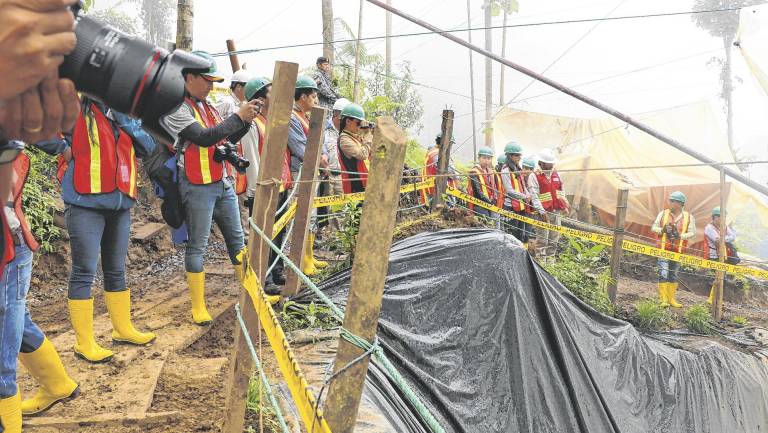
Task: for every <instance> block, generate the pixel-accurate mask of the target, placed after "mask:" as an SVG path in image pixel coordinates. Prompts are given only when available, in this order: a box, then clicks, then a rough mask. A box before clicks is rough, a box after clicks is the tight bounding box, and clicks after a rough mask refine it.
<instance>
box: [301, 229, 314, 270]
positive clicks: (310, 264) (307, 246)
mask: <svg viewBox="0 0 768 433" xmlns="http://www.w3.org/2000/svg"><path fill="white" fill-rule="evenodd" d="M310 238H311V235H310V236H307V239H306V240H305V241H304V261H303V262H302V267H301V271H302V272H304V275H306V276H308V277H311V276H312V275H315V274H316V273H317V268H316V267H315V261H314V258H313V257H312V242H310Z"/></svg>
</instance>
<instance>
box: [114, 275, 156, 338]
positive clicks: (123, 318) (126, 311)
mask: <svg viewBox="0 0 768 433" xmlns="http://www.w3.org/2000/svg"><path fill="white" fill-rule="evenodd" d="M104 298H105V299H106V301H107V310H108V311H109V318H110V319H112V340H113V341H120V342H123V343H131V344H136V345H139V346H143V345H145V344H148V343H151V342H152V341H154V340H155V337H156V336H155V333H154V332H139V331H137V330H136V328H134V327H133V322H131V291H130V290H128V289H126V290H123V291H122V292H104Z"/></svg>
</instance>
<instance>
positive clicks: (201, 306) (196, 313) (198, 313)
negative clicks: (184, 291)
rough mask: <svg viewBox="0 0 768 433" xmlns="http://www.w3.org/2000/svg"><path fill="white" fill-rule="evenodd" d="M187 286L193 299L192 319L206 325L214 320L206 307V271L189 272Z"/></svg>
mask: <svg viewBox="0 0 768 433" xmlns="http://www.w3.org/2000/svg"><path fill="white" fill-rule="evenodd" d="M187 286H188V287H189V297H190V299H191V300H192V320H193V321H194V322H195V323H196V324H198V325H200V326H205V325H209V324H210V323H211V322H213V318H211V315H210V314H208V309H207V308H206V307H205V272H187Z"/></svg>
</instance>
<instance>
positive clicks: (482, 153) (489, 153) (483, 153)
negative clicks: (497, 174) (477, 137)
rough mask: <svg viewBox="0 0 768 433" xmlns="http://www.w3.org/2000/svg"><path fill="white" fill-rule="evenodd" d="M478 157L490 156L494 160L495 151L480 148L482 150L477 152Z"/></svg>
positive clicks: (485, 147)
mask: <svg viewBox="0 0 768 433" xmlns="http://www.w3.org/2000/svg"><path fill="white" fill-rule="evenodd" d="M477 155H478V156H490V157H491V158H493V156H494V155H493V149H491V148H490V147H487V146H483V147H481V148H480V150H478V151H477Z"/></svg>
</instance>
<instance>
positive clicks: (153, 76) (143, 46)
mask: <svg viewBox="0 0 768 433" xmlns="http://www.w3.org/2000/svg"><path fill="white" fill-rule="evenodd" d="M75 34H76V35H77V46H76V47H75V50H74V51H72V53H70V54H69V55H68V56H67V57H66V58H65V59H64V63H63V64H62V65H61V67H60V69H59V73H60V75H61V76H62V77H65V78H69V79H71V80H72V81H74V83H75V87H77V90H78V91H80V92H83V93H85V94H86V95H88V96H90V97H92V98H94V99H98V100H100V101H102V102H104V103H105V104H106V105H108V106H109V107H111V108H113V109H115V110H117V111H119V112H121V113H126V114H128V115H130V116H133V117H137V118H139V119H141V120H142V122H143V127H144V128H145V129H146V130H147V131H149V132H150V133H152V135H154V136H155V137H157V138H159V139H160V140H161V141H164V142H167V143H170V142H172V141H173V139H172V138H171V137H170V135H168V133H167V132H166V131H165V130H164V129H163V128H162V127H161V126H160V123H159V121H160V117H162V116H164V115H166V114H168V113H170V112H171V111H173V110H174V109H176V108H177V107H178V106H179V105H181V103H182V102H183V101H184V77H183V75H182V72H183V71H191V72H197V71H200V72H202V71H206V70H208V68H209V67H210V65H209V64H208V62H207V61H206V60H205V59H202V58H200V57H198V56H194V55H192V54H189V53H187V52H184V51H174V52H173V53H168V51H166V50H164V49H162V48H159V47H155V46H152V45H151V44H149V43H147V42H145V41H142V40H140V39H138V38H135V37H132V36H128V35H126V34H125V33H122V32H120V31H119V30H116V29H114V28H112V27H110V26H107V25H105V24H102V23H100V22H98V21H96V20H94V19H93V18H90V17H87V16H81V17H78V21H77V26H76V28H75Z"/></svg>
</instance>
